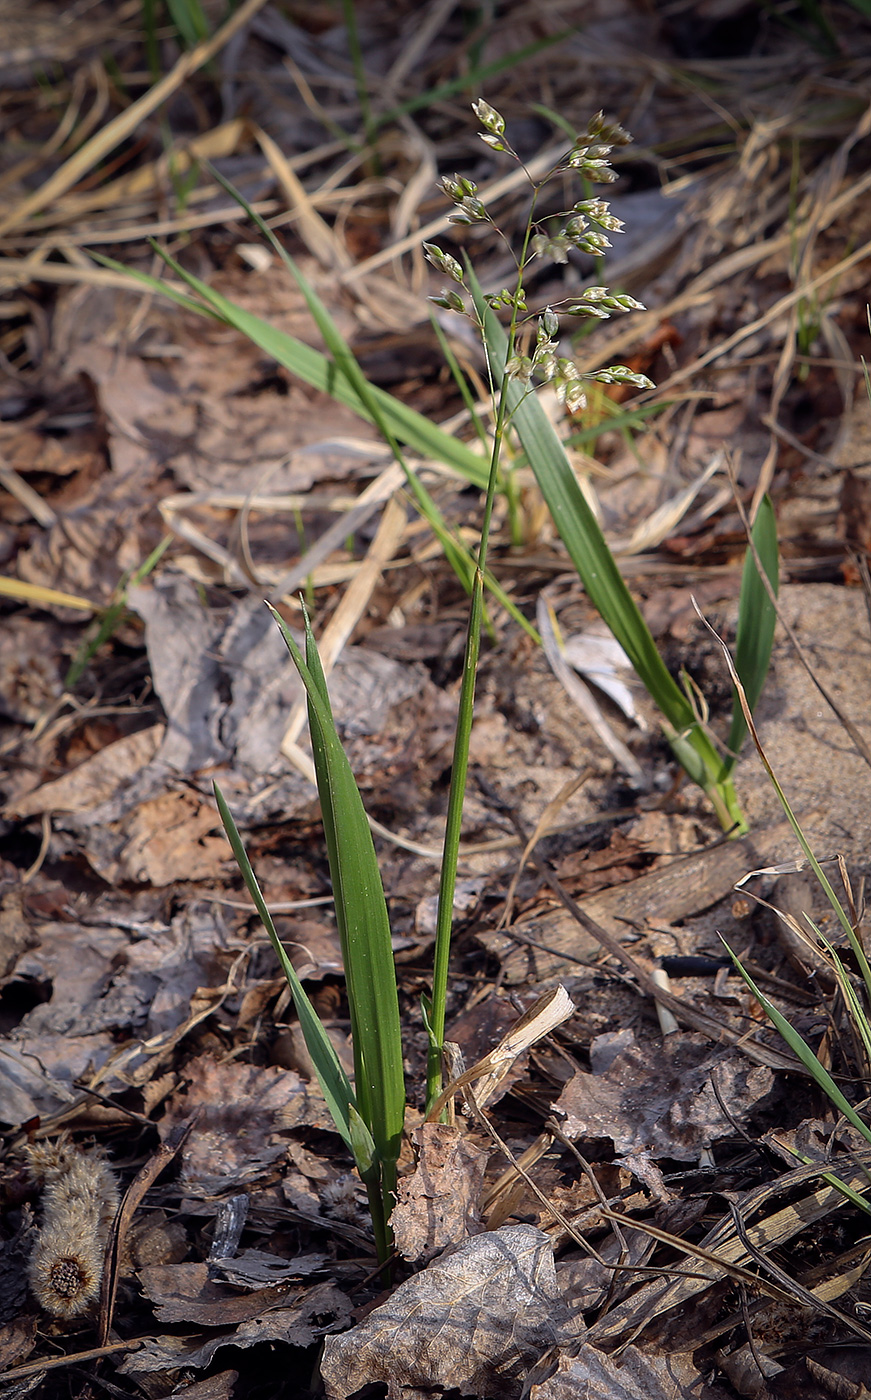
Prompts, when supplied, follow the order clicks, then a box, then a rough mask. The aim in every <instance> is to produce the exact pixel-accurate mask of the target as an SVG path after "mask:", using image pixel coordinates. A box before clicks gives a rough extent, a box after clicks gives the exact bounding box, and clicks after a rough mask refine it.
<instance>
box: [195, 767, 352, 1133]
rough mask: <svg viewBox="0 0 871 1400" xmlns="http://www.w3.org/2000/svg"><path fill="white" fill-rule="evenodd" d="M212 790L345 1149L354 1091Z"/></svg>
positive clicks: (235, 831) (231, 823)
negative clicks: (287, 989)
mask: <svg viewBox="0 0 871 1400" xmlns="http://www.w3.org/2000/svg"><path fill="white" fill-rule="evenodd" d="M213 787H214V791H215V801H216V802H217V804H218V811H219V812H220V814H221V821H222V822H223V824H224V830H225V831H226V833H227V838H228V840H229V842H230V845H231V846H232V848H233V855H234V856H235V857H236V863H237V865H238V866H239V869H240V870H241V872H242V878H243V880H244V881H245V884H246V885H247V886H248V893H249V894H250V895H251V898H252V899H253V901H254V906H255V908H256V910H257V913H258V914H259V915H260V919H261V922H262V924H263V927H264V928H265V929H266V932H267V934H268V935H269V941H270V943H271V944H272V947H273V949H274V950H275V955H276V957H277V958H278V961H279V963H280V964H281V970H282V972H283V973H284V975H285V977H286V978H287V982H288V986H289V987H290V993H291V996H292V997H293V1004H294V1006H295V1007H296V1014H297V1016H298V1017H299V1024H300V1027H301V1029H302V1033H303V1037H304V1039H305V1044H306V1049H307V1050H308V1052H309V1054H310V1055H311V1058H312V1063H313V1065H314V1067H315V1073H316V1074H317V1077H318V1083H319V1084H320V1086H321V1092H322V1094H323V1096H324V1098H325V1100H326V1103H327V1108H328V1109H329V1110H330V1116H331V1117H332V1120H333V1122H334V1123H335V1125H336V1128H337V1129H338V1132H339V1133H340V1135H341V1137H342V1138H343V1139H344V1140H345V1142H346V1143H347V1145H348V1147H351V1146H352V1142H351V1124H350V1117H349V1111H350V1109H351V1108H353V1107H356V1102H355V1099H354V1091H353V1089H352V1088H351V1084H350V1081H349V1079H348V1076H347V1075H346V1073H345V1071H344V1070H343V1068H342V1064H341V1061H340V1060H339V1057H338V1055H337V1054H336V1048H335V1046H334V1045H333V1042H332V1041H331V1040H330V1038H329V1036H328V1035H327V1033H326V1031H325V1030H324V1028H323V1026H322V1025H321V1022H320V1020H319V1018H318V1015H317V1012H316V1011H315V1009H314V1007H313V1006H312V1004H311V1002H310V1001H309V999H308V996H307V994H306V990H305V988H304V986H303V985H302V983H301V982H300V980H299V977H298V976H297V973H296V969H295V968H294V966H293V963H292V962H291V961H290V958H289V957H288V956H287V953H286V951H285V948H284V945H283V943H282V942H281V939H280V938H279V937H278V934H277V932H276V930H275V925H274V923H273V922H272V915H271V914H270V912H269V910H268V908H267V906H266V901H265V899H264V898H263V894H262V892H261V889H260V886H259V885H258V883H257V877H256V875H255V874H254V871H253V869H252V868H251V862H250V861H249V859H248V853H247V851H246V850H245V847H244V845H243V844H242V838H241V836H240V835H239V830H238V828H237V826H236V823H235V822H234V820H233V817H232V814H231V812H230V808H229V807H228V806H227V802H226V799H225V797H224V794H223V793H222V792H221V789H220V788H219V786H218V784H217V783H214V784H213Z"/></svg>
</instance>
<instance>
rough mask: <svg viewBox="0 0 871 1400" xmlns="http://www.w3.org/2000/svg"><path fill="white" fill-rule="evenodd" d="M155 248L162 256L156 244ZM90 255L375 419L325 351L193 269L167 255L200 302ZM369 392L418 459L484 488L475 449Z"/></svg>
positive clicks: (390, 398)
mask: <svg viewBox="0 0 871 1400" xmlns="http://www.w3.org/2000/svg"><path fill="white" fill-rule="evenodd" d="M157 251H158V252H159V253H161V256H164V257H165V255H164V254H163V252H162V250H161V249H160V248H158V249H157ZM94 256H95V257H96V258H97V261H99V262H100V263H101V264H102V265H103V266H104V267H110V268H112V269H113V270H114V271H116V272H123V273H125V274H126V275H127V276H128V277H130V278H131V279H132V280H133V281H136V282H141V283H143V284H144V285H145V286H147V287H149V288H150V289H151V290H152V291H154V292H159V293H160V295H161V296H167V297H169V298H170V299H171V300H173V301H175V302H177V303H178V304H179V305H181V306H184V307H185V308H186V309H188V310H191V311H199V312H200V314H201V315H211V316H213V317H216V318H217V319H219V320H221V321H224V322H225V324H227V325H229V326H235V328H236V329H237V330H239V331H241V332H242V334H243V335H246V336H247V337H248V339H249V340H251V341H252V342H253V343H254V344H255V345H259V346H260V348H261V350H263V351H264V352H265V353H266V354H267V355H269V356H270V357H271V358H272V359H273V360H275V361H277V363H278V364H280V365H283V366H284V368H285V369H288V370H290V372H291V374H295V375H296V376H297V378H299V379H302V380H303V382H304V383H306V384H310V385H311V386H312V388H314V389H320V390H321V392H322V393H325V394H329V395H330V397H331V398H334V399H336V400H337V401H338V402H339V403H343V404H345V405H346V406H347V407H348V408H350V409H352V410H353V411H354V412H355V413H357V414H358V415H359V416H360V417H361V418H364V419H365V420H366V421H367V422H369V423H374V419H373V417H372V414H371V413H370V411H369V410H368V409H367V407H366V404H365V403H364V402H363V401H362V399H361V397H360V395H359V393H358V392H357V391H356V390H355V389H354V388H353V387H352V386H351V384H350V383H349V382H348V380H347V379H346V378H345V376H344V375H342V374H341V373H340V372H339V370H338V368H337V366H336V365H335V364H334V363H333V361H332V360H331V359H329V358H328V357H327V356H326V355H323V354H322V353H321V352H320V350H315V349H313V348H312V347H311V346H310V345H306V344H304V342H303V341H301V340H297V339H296V337H295V336H292V335H288V334H287V332H286V331H281V330H278V329H276V327H275V326H271V325H270V324H269V322H268V321H264V320H262V319H261V318H260V317H259V316H255V315H253V313H252V312H250V311H245V310H244V308H242V307H240V306H236V305H235V304H234V303H233V302H232V301H229V300H228V299H227V297H224V296H222V295H221V293H220V292H216V291H215V290H214V289H213V288H211V287H209V286H208V284H207V283H205V282H203V281H201V280H200V279H199V278H198V277H194V276H193V274H192V273H188V272H186V271H185V270H184V269H183V268H182V267H181V266H180V265H179V264H178V263H176V262H175V261H174V260H173V259H172V258H168V257H165V261H166V262H167V264H168V266H170V267H171V268H172V269H173V271H174V272H175V273H176V274H177V275H178V276H179V277H180V278H181V279H182V280H183V281H184V282H186V283H187V285H188V286H189V287H190V288H191V290H192V291H195V292H196V293H197V296H198V297H199V298H200V300H199V301H196V300H194V299H193V298H189V297H185V296H184V295H183V294H182V293H179V292H178V291H177V290H176V289H175V288H171V287H168V286H167V285H166V283H165V282H162V281H161V280H160V278H158V277H152V276H150V275H149V274H148V273H146V272H139V271H138V270H136V269H134V268H127V267H125V266H124V264H123V263H119V262H116V261H115V260H114V259H113V258H106V257H103V256H102V255H98V254H95V255H94ZM369 390H370V392H371V394H372V396H373V399H374V402H375V404H376V405H377V408H378V412H379V413H380V414H382V415H383V418H384V421H385V422H386V423H387V424H388V426H389V428H390V430H391V432H392V433H393V434H394V435H395V436H396V437H397V438H398V439H399V441H400V442H404V443H405V445H406V447H410V448H412V449H413V451H415V452H417V453H419V454H420V455H421V456H422V457H432V458H435V460H436V461H438V462H443V463H444V464H445V465H446V466H448V467H452V468H453V469H454V471H456V472H458V473H459V475H460V476H462V477H464V478H465V480H466V481H470V482H471V483H472V484H473V485H475V486H480V487H481V489H482V490H483V489H485V488H486V485H487V462H486V461H485V459H484V458H483V457H481V456H480V455H479V454H478V453H477V452H473V451H472V449H471V448H470V447H468V446H467V445H466V443H464V442H461V441H460V440H459V438H455V437H452V436H451V434H450V433H446V432H445V431H444V429H443V428H440V427H439V426H438V424H437V423H431V422H430V421H429V419H428V418H424V416H423V414H422V413H418V412H417V411H416V410H415V409H413V408H409V407H408V406H407V405H406V404H403V403H401V402H400V401H399V399H396V398H394V397H393V395H392V394H388V393H387V392H386V391H385V390H384V389H378V388H376V387H375V386H374V385H369Z"/></svg>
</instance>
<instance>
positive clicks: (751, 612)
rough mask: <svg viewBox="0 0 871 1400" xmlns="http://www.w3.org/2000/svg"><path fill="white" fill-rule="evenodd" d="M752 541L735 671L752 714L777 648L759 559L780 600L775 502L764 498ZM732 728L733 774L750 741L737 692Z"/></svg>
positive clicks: (772, 613)
mask: <svg viewBox="0 0 871 1400" xmlns="http://www.w3.org/2000/svg"><path fill="white" fill-rule="evenodd" d="M751 539H752V541H753V544H754V546H755V550H756V554H755V555H754V552H753V549H748V550H747V554H746V556H745V558H744V572H743V574H742V576H741V594H740V598H739V601H738V631H737V635H736V638H735V669H736V671H737V672H738V675H739V676H740V678H741V684H742V685H743V687H744V694H745V695H746V697H747V703H748V705H749V706H750V710H751V712H752V711H753V710H755V709H756V702H757V701H758V699H759V696H760V695H761V694H762V687H763V685H764V684H765V677H766V676H767V675H768V667H769V665H770V663H771V648H772V645H773V644H774V628H775V626H776V624H777V613H776V611H775V608H774V604H773V603H772V601H771V598H770V597H769V594H768V589H767V588H766V587H765V584H764V583H763V582H762V579H761V578H760V577H759V569H758V567H757V564H756V556H757V555H758V557H759V561H760V563H761V564H762V567H763V569H764V570H765V573H766V574H767V576H768V580H769V582H770V584H771V587H772V589H773V590H774V594H775V597H776V596H777V590H778V585H779V582H780V555H779V552H778V548H777V521H776V519H775V516H774V507H773V505H772V504H771V498H770V497H769V496H764V497H763V498H762V501H761V503H760V506H759V510H758V511H757V513H756V519H755V521H754V522H753V530H752V532H751ZM732 695H733V699H732V726H731V728H730V730H729V738H728V747H729V749H730V750H731V753H732V754H734V755H735V757H728V758H727V759H726V768H727V770H728V771H731V770H732V768H733V767H734V766H735V764H736V763H737V761H738V754H739V753H740V751H741V746H742V744H743V743H744V740H745V739H746V737H747V721H746V720H745V718H744V711H743V710H742V708H741V702H740V699H739V697H738V692H737V690H735V689H734V687H733V690H732Z"/></svg>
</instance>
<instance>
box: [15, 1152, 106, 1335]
mask: <svg viewBox="0 0 871 1400" xmlns="http://www.w3.org/2000/svg"><path fill="white" fill-rule="evenodd" d="M26 1151H27V1156H28V1159H29V1163H30V1170H31V1172H32V1174H33V1176H34V1177H36V1178H37V1179H39V1180H41V1181H42V1182H43V1196H42V1227H41V1229H40V1230H39V1232H38V1234H37V1238H36V1245H35V1247H34V1250H33V1253H32V1255H31V1257H30V1264H29V1267H28V1276H29V1279H30V1286H31V1288H32V1289H33V1292H34V1294H35V1296H36V1298H37V1300H38V1302H39V1303H40V1305H41V1306H42V1307H43V1308H45V1310H46V1312H50V1313H53V1314H54V1316H55V1317H60V1318H72V1317H78V1315H79V1314H80V1313H83V1312H85V1311H86V1310H87V1309H88V1308H89V1307H90V1306H91V1304H92V1303H95V1302H96V1301H97V1299H98V1298H99V1296H100V1284H101V1281H102V1277H103V1259H104V1256H105V1253H106V1245H107V1243H108V1240H109V1232H110V1230H111V1227H112V1221H113V1220H114V1218H115V1212H116V1211H117V1209H118V1200H119V1195H118V1184H117V1182H116V1180H115V1177H114V1176H113V1174H112V1171H111V1168H110V1167H109V1165H108V1162H107V1161H106V1158H105V1157H104V1155H103V1153H102V1152H101V1151H99V1150H98V1149H97V1150H94V1151H93V1152H83V1151H82V1150H81V1148H79V1147H76V1145H75V1144H74V1143H72V1142H70V1141H69V1140H65V1139H64V1138H59V1139H58V1141H57V1142H55V1143H43V1144H38V1145H33V1146H31V1147H28V1148H27V1149H26Z"/></svg>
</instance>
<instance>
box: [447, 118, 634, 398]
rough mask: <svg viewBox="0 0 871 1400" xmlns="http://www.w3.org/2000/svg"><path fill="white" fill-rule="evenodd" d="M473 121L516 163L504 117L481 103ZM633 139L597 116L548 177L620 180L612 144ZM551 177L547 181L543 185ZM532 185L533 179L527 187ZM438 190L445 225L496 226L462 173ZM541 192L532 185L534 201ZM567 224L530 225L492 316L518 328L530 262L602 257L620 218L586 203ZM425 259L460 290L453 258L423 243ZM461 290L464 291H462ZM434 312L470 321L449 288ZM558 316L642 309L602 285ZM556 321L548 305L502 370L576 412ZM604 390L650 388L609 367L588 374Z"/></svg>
mask: <svg viewBox="0 0 871 1400" xmlns="http://www.w3.org/2000/svg"><path fill="white" fill-rule="evenodd" d="M472 108H473V111H474V113H475V116H476V117H477V118H478V121H479V122H480V123H481V126H482V127H483V131H482V132H481V133H480V135H481V139H482V140H483V141H484V142H485V143H486V144H487V145H488V146H489V147H490V148H491V149H492V150H494V151H503V152H505V153H506V154H508V155H510V156H511V157H512V158H513V159H514V160H516V161H518V162H519V161H520V157H519V156H518V155H517V153H516V151H514V149H513V148H512V146H511V144H510V142H509V140H508V137H507V135H506V124H505V118H504V117H503V116H502V115H501V113H499V112H497V111H496V108H495V107H491V106H490V104H489V102H485V101H484V100H483V98H479V100H478V101H477V102H473V104H472ZM631 140H632V137H631V136H630V135H629V134H628V132H626V131H624V130H623V127H622V126H620V125H619V124H618V123H617V122H608V121H606V120H605V114H604V112H597V113H596V115H595V116H594V117H591V119H590V121H589V122H588V123H587V130H586V132H585V133H584V134H583V135H580V136H578V137H577V138H576V140H575V143H574V145H573V146H572V148H571V150H570V151H569V152H568V154H567V155H566V156H565V158H564V160H563V161H562V162H561V163H560V164H559V165H558V166H557V167H556V168H555V169H554V170H553V171H551V175H564V174H566V173H567V172H570V171H575V172H577V173H578V174H579V175H581V176H582V177H583V178H584V179H585V180H588V181H591V182H593V183H596V184H611V183H612V182H613V181H614V180H616V178H617V175H616V172H615V171H614V169H613V168H612V166H611V164H610V159H609V157H610V155H611V152H612V150H613V148H614V147H615V146H626V145H628V143H629V142H630V141H631ZM549 178H550V176H547V177H545V180H544V181H543V182H542V183H543V184H544V183H546V182H547V180H548V179H549ZM530 183H532V181H530ZM441 188H442V190H443V191H444V193H445V194H446V195H447V196H448V198H449V199H450V200H451V202H452V203H453V205H454V213H453V214H451V215H450V222H451V223H454V224H467V225H468V224H490V225H491V227H493V228H495V227H496V226H495V224H494V223H493V220H492V218H491V216H490V214H489V213H488V212H487V209H486V206H485V205H484V203H483V201H482V200H481V198H480V196H479V194H478V186H477V185H476V184H475V183H474V181H472V180H469V179H467V178H466V177H465V176H463V175H454V176H453V178H451V177H450V176H444V177H443V179H442V181H441ZM540 188H541V186H537V185H534V184H533V189H534V191H535V193H536V195H537V193H538V191H539V189H540ZM563 219H564V222H563V223H562V224H561V226H558V227H550V226H548V227H545V226H543V225H542V224H540V223H537V222H534V221H531V223H530V226H529V229H528V233H529V238H528V245H527V251H526V254H525V261H524V262H522V263H521V262H518V269H517V271H518V277H517V284H516V286H515V288H514V290H513V291H510V290H509V289H507V288H503V289H502V291H500V292H496V293H491V294H489V295H488V296H486V298H485V300H486V302H487V304H488V306H489V307H490V308H491V309H492V310H494V311H510V312H512V313H513V315H514V318H515V324H516V325H519V324H520V318H521V317H522V316H525V314H526V312H527V305H526V298H525V292H524V288H523V273H524V270H525V267H526V266H527V265H528V263H529V262H531V261H532V259H533V258H548V259H549V260H550V261H551V262H553V263H567V262H568V260H569V255H570V253H571V252H572V250H573V249H575V250H577V251H578V252H581V253H586V254H588V255H590V256H593V257H601V255H602V254H603V253H604V252H605V251H606V250H607V249H608V248H610V247H611V240H610V238H609V236H608V235H609V234H617V233H622V232H623V223H622V220H620V219H618V218H616V217H615V216H614V215H613V214H612V213H611V211H610V209H609V207H608V204H607V202H606V201H605V200H604V199H600V198H598V197H597V198H585V199H581V200H579V201H578V202H577V204H575V205H573V206H572V208H571V209H570V210H569V211H568V215H567V216H566V215H565V214H564V215H563ZM423 246H424V249H425V251H426V256H427V258H428V259H429V261H430V262H431V263H432V264H433V266H434V267H437V268H438V269H439V271H440V272H443V273H445V275H446V276H448V277H450V278H451V280H452V281H453V282H455V283H459V284H460V285H462V284H463V281H464V274H463V270H462V268H461V267H460V264H459V263H458V262H457V260H456V258H454V257H452V256H451V254H450V253H446V252H444V250H443V249H441V248H439V247H437V246H436V244H434V243H425V244H424V245H423ZM464 290H465V288H464ZM430 300H431V301H433V302H435V304H436V305H437V306H441V307H444V308H445V309H446V310H449V311H457V312H460V313H462V314H465V315H472V317H473V319H474V318H475V313H474V309H471V310H470V308H469V306H468V304H467V301H466V299H465V297H464V296H462V295H461V294H460V292H458V291H455V290H454V289H453V288H447V289H443V290H442V292H441V294H440V295H439V296H435V297H431V298H430ZM560 309H561V311H562V312H563V313H564V314H565V315H568V316H577V317H586V318H588V319H595V320H600V321H601V320H606V319H607V318H608V317H609V316H611V315H612V314H613V313H615V312H616V313H619V312H625V311H643V310H644V307H643V306H642V304H641V302H640V301H636V300H635V298H634V297H631V296H628V295H627V294H626V293H625V292H620V293H614V294H612V293H611V292H609V290H608V288H607V287H598V286H596V287H587V288H586V290H585V291H583V292H582V293H581V295H580V297H579V298H578V299H577V300H574V301H571V302H570V303H569V304H568V305H564V306H562V307H561V308H560ZM558 341H559V317H558V316H557V313H556V311H554V309H553V308H552V307H547V309H546V310H545V312H544V314H543V315H542V316H541V317H540V318H539V322H538V328H537V334H536V343H535V347H534V349H533V350H532V351H531V353H529V354H520V353H515V354H512V355H511V357H510V358H509V361H508V364H507V366H506V369H507V373H508V374H509V375H510V376H511V377H512V378H516V379H518V380H519V381H520V382H521V383H522V384H524V385H527V386H530V387H531V386H532V384H533V381H534V379H535V378H536V377H537V378H538V379H540V380H544V381H545V382H553V384H554V387H555V388H556V392H557V395H558V396H559V398H560V401H561V402H563V403H564V404H565V405H566V407H567V408H568V409H569V411H570V412H577V411H578V410H579V409H582V408H583V407H584V406H585V404H586V399H585V397H584V391H583V387H582V382H581V378H582V377H581V374H580V372H579V370H578V368H577V366H576V365H575V364H574V362H573V361H572V360H571V359H569V358H567V357H566V356H563V355H560V354H559V344H558ZM585 378H587V379H595V380H598V381H599V382H601V383H605V384H631V385H633V386H634V387H636V388H639V389H652V388H653V384H652V382H651V381H650V380H649V379H648V378H647V377H646V375H643V374H637V373H635V372H634V371H633V370H631V369H629V368H628V367H627V366H626V365H612V366H611V367H610V368H609V369H603V370H599V371H597V372H596V373H595V374H590V375H586V376H585Z"/></svg>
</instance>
